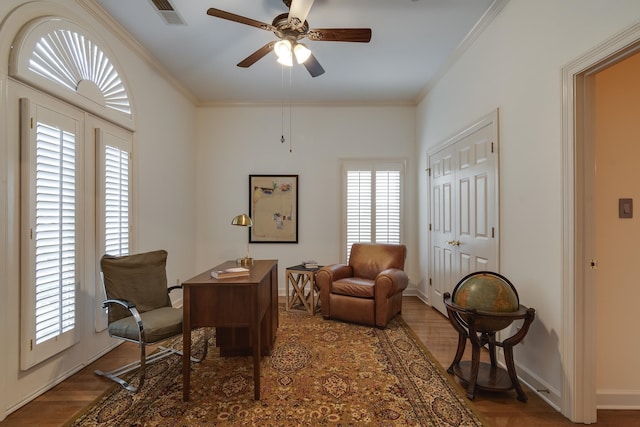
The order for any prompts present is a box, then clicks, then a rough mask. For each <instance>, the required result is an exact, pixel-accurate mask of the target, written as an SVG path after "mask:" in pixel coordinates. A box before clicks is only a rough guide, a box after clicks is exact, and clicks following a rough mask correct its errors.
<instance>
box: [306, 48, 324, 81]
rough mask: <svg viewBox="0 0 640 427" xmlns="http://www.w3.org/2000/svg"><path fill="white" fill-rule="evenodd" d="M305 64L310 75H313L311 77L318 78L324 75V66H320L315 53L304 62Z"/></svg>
mask: <svg viewBox="0 0 640 427" xmlns="http://www.w3.org/2000/svg"><path fill="white" fill-rule="evenodd" d="M303 64H304V67H305V68H306V69H307V71H308V72H309V74H311V77H318V76H320V75H322V74H324V68H322V65H320V63H319V62H318V60H317V59H316V57H315V56H313V53H312V54H311V56H309V58H308V59H307V60H306V61H304V62H303Z"/></svg>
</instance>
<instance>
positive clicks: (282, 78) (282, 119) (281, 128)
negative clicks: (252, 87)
mask: <svg viewBox="0 0 640 427" xmlns="http://www.w3.org/2000/svg"><path fill="white" fill-rule="evenodd" d="M280 69H281V73H280V107H281V117H280V133H281V136H280V143H282V144H284V141H285V139H284V65H281V66H280Z"/></svg>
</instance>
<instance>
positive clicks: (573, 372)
mask: <svg viewBox="0 0 640 427" xmlns="http://www.w3.org/2000/svg"><path fill="white" fill-rule="evenodd" d="M639 51H640V24H636V25H634V26H632V27H630V28H629V29H627V30H626V31H624V32H623V33H621V34H618V35H616V36H615V37H613V38H612V39H610V40H608V41H606V42H604V43H603V44H602V45H600V46H597V47H596V48H594V49H592V50H591V51H590V52H588V53H586V54H585V55H583V56H582V57H580V58H578V59H577V60H575V61H574V62H572V63H571V64H569V65H567V66H566V67H564V68H563V71H562V77H563V95H564V98H563V120H562V121H563V157H564V159H563V161H564V174H563V176H564V185H563V187H564V188H563V191H564V194H565V198H564V206H563V210H564V218H563V265H564V272H563V325H564V330H563V333H562V336H563V337H565V339H564V341H563V344H562V364H563V369H564V371H565V375H564V383H563V392H562V399H563V401H562V413H563V414H564V415H565V416H567V417H568V418H569V419H571V420H572V421H573V422H581V423H585V424H590V423H594V422H596V421H597V401H596V388H597V384H596V371H595V366H596V360H595V358H596V339H595V334H594V333H593V331H595V328H596V326H597V319H596V316H595V315H594V313H595V312H596V287H595V286H596V281H595V268H597V260H596V258H595V214H594V209H595V204H594V201H593V198H592V194H593V190H594V188H595V173H594V172H595V171H594V169H595V139H594V125H593V118H594V117H593V115H594V109H593V105H594V103H593V96H594V93H593V85H594V80H593V79H594V76H595V75H596V74H597V73H598V72H599V71H601V70H603V69H605V68H607V67H609V66H611V65H613V64H616V63H618V62H620V61H622V60H624V59H626V58H628V57H629V56H631V55H633V54H635V53H637V52H639Z"/></svg>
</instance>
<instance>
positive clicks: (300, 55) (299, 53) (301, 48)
mask: <svg viewBox="0 0 640 427" xmlns="http://www.w3.org/2000/svg"><path fill="white" fill-rule="evenodd" d="M293 53H294V55H295V56H296V61H297V62H298V64H302V63H304V62H305V61H306V60H307V59H309V57H310V56H311V51H310V50H309V48H307V47H306V46H305V45H304V44H302V43H296V45H295V46H294V47H293Z"/></svg>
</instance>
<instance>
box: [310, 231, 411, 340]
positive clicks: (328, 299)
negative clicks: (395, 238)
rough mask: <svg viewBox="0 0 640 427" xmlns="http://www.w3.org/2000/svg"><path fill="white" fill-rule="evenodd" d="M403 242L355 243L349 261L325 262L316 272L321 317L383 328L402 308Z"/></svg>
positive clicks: (406, 281) (404, 284)
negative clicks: (390, 243)
mask: <svg viewBox="0 0 640 427" xmlns="http://www.w3.org/2000/svg"><path fill="white" fill-rule="evenodd" d="M406 256H407V248H406V247H405V246H404V245H387V244H377V243H354V244H353V245H352V246H351V254H350V256H349V264H333V265H327V266H325V267H323V268H321V269H320V270H318V272H317V273H316V285H317V286H318V288H319V290H320V307H321V310H322V317H324V318H325V319H329V318H333V319H340V320H346V321H348V322H354V323H362V324H365V325H372V326H378V327H381V328H384V327H385V326H386V325H387V323H388V322H389V320H391V319H392V318H393V317H394V316H395V315H396V314H398V313H400V312H401V311H402V292H403V291H404V290H405V289H406V287H407V285H408V284H409V277H408V276H407V273H405V272H404V260H405V258H406Z"/></svg>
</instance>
